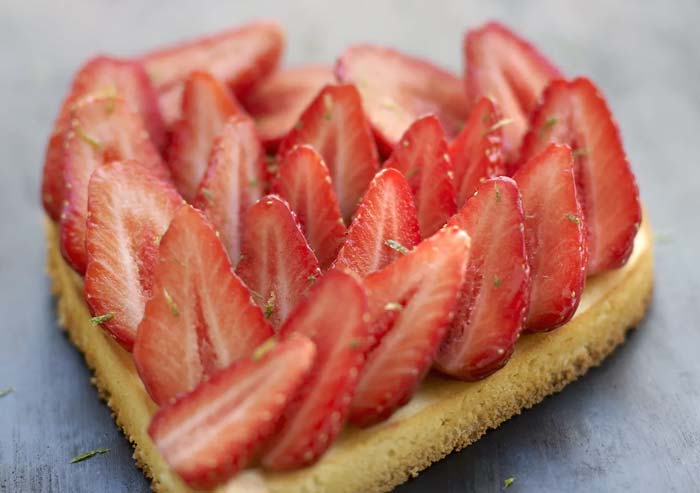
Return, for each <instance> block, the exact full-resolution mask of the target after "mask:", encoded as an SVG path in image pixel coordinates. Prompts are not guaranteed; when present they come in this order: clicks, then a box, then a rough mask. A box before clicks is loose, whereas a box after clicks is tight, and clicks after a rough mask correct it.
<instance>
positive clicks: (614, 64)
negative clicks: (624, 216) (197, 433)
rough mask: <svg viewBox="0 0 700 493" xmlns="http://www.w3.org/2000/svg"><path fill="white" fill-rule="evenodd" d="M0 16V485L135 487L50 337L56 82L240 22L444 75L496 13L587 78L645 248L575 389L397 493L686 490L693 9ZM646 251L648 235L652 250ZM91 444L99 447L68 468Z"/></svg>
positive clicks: (303, 3) (126, 459)
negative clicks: (395, 50)
mask: <svg viewBox="0 0 700 493" xmlns="http://www.w3.org/2000/svg"><path fill="white" fill-rule="evenodd" d="M433 4H434V5H432V6H428V2H418V1H399V0H395V1H378V0H374V1H371V0H369V1H368V0H353V1H352V2H335V1H325V2H320V1H317V2H314V1H312V0H297V1H295V2H274V1H272V0H269V1H267V0H258V1H255V2H253V1H237V2H220V3H219V4H217V5H214V4H213V3H206V5H205V3H204V2H195V1H191V2H187V1H169V2H140V1H136V0H132V1H120V2H110V1H107V0H101V1H92V2H79V1H68V2H61V5H60V6H59V2H51V1H47V0H44V1H39V0H35V1H22V0H4V2H2V3H1V4H0V67H1V68H2V70H0V102H1V104H0V108H1V110H0V111H2V117H0V149H1V150H2V154H3V158H2V160H1V161H0V211H2V215H1V216H0V217H1V219H0V226H1V227H0V279H1V283H0V320H1V321H2V322H0V335H1V336H2V342H1V343H0V388H2V387H6V386H12V387H14V388H15V392H14V393H12V394H10V395H8V396H6V397H3V398H1V399H0V491H3V492H5V491H7V492H13V493H14V492H41V493H47V492H58V491H71V492H88V491H90V492H93V491H104V492H110V493H111V492H123V491H129V492H142V491H143V492H145V491H148V483H147V482H146V480H145V479H144V478H143V477H142V475H141V472H140V471H139V470H138V469H136V468H135V467H134V465H133V461H132V459H131V453H132V451H131V448H130V446H129V445H128V443H127V442H126V440H125V439H124V437H123V436H122V435H121V434H120V433H119V431H118V430H117V429H116V427H115V426H114V424H113V423H112V420H111V418H110V413H109V410H108V409H107V407H106V406H105V405H104V404H103V403H102V402H100V401H99V400H98V399H97V395H96V393H95V390H94V389H93V388H92V387H91V386H90V373H89V372H88V370H87V369H86V367H85V365H84V363H83V361H82V358H81V356H80V355H79V354H78V352H77V351H76V350H74V349H73V347H72V346H71V345H70V344H69V343H68V341H67V340H66V338H65V337H64V336H63V335H62V333H61V332H60V331H58V330H57V328H56V323H55V321H54V314H55V313H54V308H53V304H52V300H51V297H50V294H49V286H48V281H47V279H46V277H45V275H44V238H43V232H42V220H43V216H42V210H41V208H40V206H39V194H38V186H39V176H40V168H41V163H42V157H43V151H44V142H45V139H46V137H47V135H48V134H49V131H50V126H51V122H52V120H53V117H54V114H55V112H56V110H57V107H58V105H59V102H60V100H61V98H62V95H63V93H64V91H65V90H66V86H67V84H68V81H69V80H70V77H71V73H72V71H73V70H75V68H76V67H77V66H78V65H79V64H80V62H81V61H82V60H84V59H85V58H86V57H88V56H89V55H91V54H94V53H96V52H108V53H115V54H122V55H129V54H136V53H138V52H139V51H140V50H143V49H145V48H147V47H152V46H155V45H157V44H162V43H165V42H168V41H172V40H175V39H178V38H184V37H188V36H193V35H196V34H200V33H206V32H208V31H213V30H216V29H220V28H223V27H226V26H229V25H234V24H237V23H240V22H242V21H244V20H247V19H251V18H255V17H264V16H267V17H276V18H278V19H279V20H280V21H281V22H282V23H283V24H284V25H285V26H286V28H287V29H288V38H289V47H288V51H287V54H286V57H285V63H298V62H303V61H322V62H331V61H333V59H334V56H335V55H336V54H337V53H339V52H340V50H341V49H342V48H343V47H344V46H345V45H347V44H349V43H352V42H356V41H361V40H368V41H372V42H380V43H386V44H390V45H395V46H397V47H400V48H402V49H404V50H406V51H408V52H412V53H415V54H417V55H422V56H426V57H430V58H433V59H435V60H437V61H438V62H439V63H441V64H442V65H444V66H446V67H449V68H452V69H454V70H460V64H461V54H460V49H461V44H460V42H461V36H462V33H463V31H464V29H465V28H466V27H468V26H474V25H476V24H478V23H479V22H482V21H483V20H485V19H489V18H498V19H501V20H503V21H505V22H507V23H509V24H510V25H512V26H513V27H514V28H516V29H517V30H519V31H521V32H522V33H524V34H525V35H526V36H528V37H529V38H531V39H532V40H534V41H535V42H536V43H537V44H538V45H539V46H540V47H541V48H542V49H543V50H544V51H545V52H546V53H547V54H549V55H550V56H551V57H552V58H553V59H554V60H555V61H556V62H557V63H558V64H560V65H561V66H562V68H563V69H564V70H565V72H566V73H567V74H570V75H575V74H586V75H589V76H590V77H592V78H593V79H594V80H595V81H597V83H598V84H599V85H600V86H601V87H602V89H603V91H604V92H605V93H606V94H607V96H608V99H609V102H610V104H611V106H612V108H613V110H614V112H615V114H616V116H617V119H618V121H619V124H620V126H621V128H622V132H623V137H624V140H625V143H626V148H627V151H628V154H629V157H630V161H631V162H632V165H633V167H634V170H635V171H636V173H637V177H638V180H639V184H640V188H641V192H642V197H643V200H644V203H645V205H646V208H647V212H648V214H649V217H650V219H651V222H652V225H653V227H654V228H655V230H656V231H657V233H662V234H663V235H664V236H663V237H659V238H658V239H659V241H658V242H657V263H656V271H657V282H656V291H655V294H654V300H653V304H652V307H651V311H650V313H649V315H648V317H647V319H646V320H645V321H644V322H643V323H642V324H641V326H640V327H639V330H638V331H635V332H633V333H632V334H631V335H630V336H629V340H628V342H627V344H625V345H624V346H623V347H622V348H621V349H619V350H618V351H617V352H616V353H615V354H614V355H613V356H612V357H610V358H609V359H608V360H607V361H606V362H605V364H604V365H603V366H602V367H600V368H598V369H595V370H593V371H591V372H590V373H589V374H588V375H587V376H586V377H585V378H583V379H581V380H579V381H577V382H576V383H574V384H572V385H570V386H569V387H567V389H566V390H565V391H564V392H563V393H561V394H558V395H556V396H554V397H550V398H548V399H546V400H545V401H544V402H543V403H541V404H540V405H538V406H536V407H535V408H534V409H532V410H530V411H527V412H525V413H524V414H523V415H521V416H519V417H517V418H514V419H512V420H510V421H509V422H507V423H505V424H504V425H503V426H501V427H500V428H499V429H497V430H495V431H492V432H489V433H488V434H487V435H486V436H485V437H484V438H482V439H481V440H480V441H479V442H477V443H476V444H475V445H472V446H470V447H468V448H467V449H465V450H464V451H463V452H461V453H458V454H453V455H451V456H450V457H449V458H447V459H445V460H443V461H441V462H439V463H438V464H435V465H434V466H433V467H431V468H430V469H428V470H427V471H425V472H424V473H422V474H421V475H420V477H419V478H417V479H415V480H413V481H410V482H408V483H406V484H405V485H403V486H401V487H400V488H398V489H397V491H398V492H402V493H409V492H414V493H415V492H422V491H436V492H438V491H439V492H451V493H457V492H472V491H494V492H496V491H500V490H501V489H502V487H503V480H504V479H505V478H507V477H510V476H516V477H517V479H516V481H515V483H514V484H513V485H512V486H511V487H510V488H509V491H513V492H525V491H582V492H583V491H620V490H634V491H684V492H685V491H698V490H700V359H699V357H698V349H700V331H699V330H698V326H697V316H696V314H697V311H698V304H699V301H700V298H699V293H700V267H699V266H698V262H697V258H698V256H697V252H698V248H700V241H699V235H700V233H699V230H700V228H699V226H700V220H699V218H698V216H699V214H698V206H699V205H700V200H699V199H698V191H699V190H700V170H699V165H700V162H699V158H698V156H700V136H699V131H700V49H699V48H698V45H699V43H700V34H699V29H698V25H700V3H698V2H696V1H693V0H684V1H677V2H674V3H673V4H672V5H671V4H670V3H668V4H666V3H662V2H639V1H619V2H609V1H604V0H592V1H588V2H560V1H555V0H552V1H543V2H528V3H527V5H525V2H512V1H511V2H508V1H499V2H489V3H486V2H483V3H482V2H479V3H477V2H476V1H464V0H462V1H459V0H454V1H445V2H433ZM662 240H663V241H662ZM98 447H109V448H110V449H111V451H110V452H109V453H108V454H106V455H101V456H98V457H96V458H93V459H91V460H89V461H86V462H82V463H80V464H75V465H69V464H68V461H69V460H70V459H71V458H72V457H73V456H75V455H76V454H79V453H81V452H85V451H86V450H91V449H94V448H98Z"/></svg>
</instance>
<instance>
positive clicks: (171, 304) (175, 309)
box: [163, 288, 180, 317]
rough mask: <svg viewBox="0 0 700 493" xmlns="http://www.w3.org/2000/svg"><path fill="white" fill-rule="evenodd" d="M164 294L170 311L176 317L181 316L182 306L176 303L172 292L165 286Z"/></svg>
mask: <svg viewBox="0 0 700 493" xmlns="http://www.w3.org/2000/svg"><path fill="white" fill-rule="evenodd" d="M163 296H165V302H166V303H167V304H168V307H169V308H170V313H172V314H173V315H174V316H176V317H179V316H180V307H179V306H177V303H175V300H174V299H173V297H172V296H170V293H168V290H167V289H165V288H163Z"/></svg>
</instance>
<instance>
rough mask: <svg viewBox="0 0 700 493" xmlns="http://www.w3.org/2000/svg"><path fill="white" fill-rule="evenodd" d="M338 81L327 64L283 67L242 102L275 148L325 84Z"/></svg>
mask: <svg viewBox="0 0 700 493" xmlns="http://www.w3.org/2000/svg"><path fill="white" fill-rule="evenodd" d="M334 83H335V76H334V75H333V70H332V69H331V67H327V66H325V65H305V66H301V67H294V68H289V69H285V70H280V71H279V72H275V73H274V74H272V75H270V76H269V77H266V78H265V79H263V80H262V81H260V82H259V83H258V84H256V85H255V86H254V87H253V88H252V89H251V91H250V92H249V93H248V94H247V95H246V97H245V98H244V99H243V100H242V104H243V106H244V107H245V109H246V111H248V113H250V115H251V116H252V117H253V118H255V123H256V124H257V126H258V132H260V138H261V139H262V141H263V143H264V144H265V147H266V148H267V149H269V150H271V151H275V150H276V149H277V146H278V145H279V143H280V142H281V141H282V138H284V136H285V135H287V134H288V133H289V132H290V131H291V130H292V127H294V124H295V123H296V122H297V121H298V120H299V117H300V116H301V114H302V112H303V111H304V109H305V108H306V107H307V106H308V105H309V104H311V101H313V99H314V97H315V96H316V95H317V94H318V93H319V91H320V90H321V89H322V88H323V86H325V85H326V84H334Z"/></svg>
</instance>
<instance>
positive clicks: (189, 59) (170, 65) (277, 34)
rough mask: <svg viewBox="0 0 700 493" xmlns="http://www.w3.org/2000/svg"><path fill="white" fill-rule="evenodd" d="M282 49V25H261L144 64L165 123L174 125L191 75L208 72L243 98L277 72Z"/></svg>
mask: <svg viewBox="0 0 700 493" xmlns="http://www.w3.org/2000/svg"><path fill="white" fill-rule="evenodd" d="M283 48H284V33H283V31H282V28H281V27H280V26H279V24H277V23H275V22H269V21H260V22H252V23H250V24H247V25H244V26H240V27H237V28H234V29H230V30H228V31H224V32H221V33H218V34H215V35H213V36H207V37H203V38H199V39H193V40H190V41H186V42H184V43H181V44H179V45H175V46H171V47H167V48H164V49H161V50H157V51H154V52H152V53H149V54H147V55H144V56H143V57H142V58H141V61H142V62H143V65H144V67H145V68H146V71H147V72H148V75H149V76H150V78H151V80H152V81H153V85H154V86H155V88H156V89H157V90H158V92H159V93H160V94H161V105H162V106H163V110H164V115H165V118H166V121H167V122H168V123H172V122H173V121H175V120H177V118H178V113H177V108H179V106H180V100H181V98H182V88H183V85H184V82H185V80H186V79H187V78H188V77H189V75H190V73H191V72H194V71H200V70H201V71H206V72H209V73H211V74H212V75H213V76H214V77H215V78H217V79H218V80H220V81H222V82H225V83H226V85H228V86H229V87H230V88H231V89H232V90H233V91H234V92H235V93H236V95H239V96H240V95H243V94H245V93H246V92H247V91H248V90H250V88H251V87H252V86H253V85H254V84H255V83H256V82H257V81H259V80H260V79H262V78H263V77H265V76H267V75H268V74H269V73H270V72H271V71H272V70H273V69H274V68H275V66H276V65H277V62H278V61H279V58H280V56H281V55H282V50H283ZM173 110H175V111H173Z"/></svg>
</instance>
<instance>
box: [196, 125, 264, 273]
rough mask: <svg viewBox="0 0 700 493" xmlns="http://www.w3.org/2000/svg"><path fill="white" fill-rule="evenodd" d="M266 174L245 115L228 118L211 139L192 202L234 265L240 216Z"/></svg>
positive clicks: (256, 196) (260, 149)
mask: <svg viewBox="0 0 700 493" xmlns="http://www.w3.org/2000/svg"><path fill="white" fill-rule="evenodd" d="M266 174H267V173H266V167H265V150H264V149H263V147H262V145H261V144H260V140H259V139H258V136H257V133H256V130H255V124H254V123H253V121H252V120H251V119H250V118H248V117H247V116H245V115H240V114H236V115H233V116H231V117H229V119H228V120H227V121H226V123H225V124H224V126H223V128H222V129H221V132H220V133H219V135H218V136H217V137H216V138H215V139H214V144H213V146H212V152H211V155H210V156H209V167H208V169H207V173H206V175H204V179H203V180H202V183H201V184H200V186H199V189H198V191H197V195H196V196H195V198H194V201H193V204H194V206H195V207H197V208H199V209H201V210H202V211H204V213H205V214H206V215H207V217H208V218H209V220H210V221H211V223H212V225H213V226H214V228H216V230H217V231H218V232H219V234H220V235H221V241H223V243H224V246H225V247H226V250H227V251H228V254H229V258H230V259H231V261H232V262H233V263H234V265H235V264H236V262H238V256H239V254H240V250H241V221H242V219H241V217H242V215H243V214H244V213H245V211H246V210H247V209H248V207H250V206H251V205H253V204H254V203H255V202H256V201H257V200H258V199H259V198H260V197H261V196H262V192H263V186H264V184H265V181H266Z"/></svg>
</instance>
